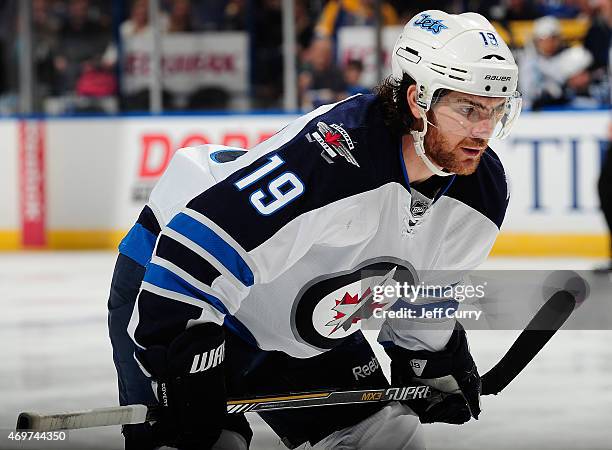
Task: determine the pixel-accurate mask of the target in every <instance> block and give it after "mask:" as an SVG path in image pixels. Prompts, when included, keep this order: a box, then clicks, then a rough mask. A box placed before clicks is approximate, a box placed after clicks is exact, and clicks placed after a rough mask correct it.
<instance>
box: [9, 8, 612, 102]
mask: <svg viewBox="0 0 612 450" xmlns="http://www.w3.org/2000/svg"><path fill="white" fill-rule="evenodd" d="M20 1H30V0H0V114H12V113H15V112H16V111H17V110H18V92H19V72H18V67H19V56H20V51H21V48H22V45H23V43H22V42H21V38H20V36H21V34H20V32H19V31H20V30H19V21H18V11H19V9H20V8H19V2H20ZM159 3H160V6H161V11H160V20H159V23H160V30H161V33H162V39H163V37H165V36H169V35H171V34H177V35H178V34H179V33H189V34H190V35H194V33H225V32H240V33H244V34H245V35H246V36H247V38H248V40H247V41H246V42H248V44H247V46H248V49H247V53H248V67H249V68H250V69H245V70H246V71H247V72H248V73H246V76H245V79H246V83H245V86H244V88H243V89H242V91H241V92H240V90H237V91H236V90H234V91H232V90H230V89H228V88H227V87H224V86H220V85H215V84H214V83H213V84H212V85H210V86H201V87H200V88H198V89H197V90H194V91H193V92H189V93H187V94H185V93H182V94H181V95H177V94H176V93H175V92H172V91H171V90H167V89H164V91H163V97H162V98H163V107H164V109H165V110H185V109H192V110H202V109H243V110H248V109H280V108H282V106H283V92H284V86H283V52H282V48H283V31H282V3H283V2H282V0H172V1H170V0H159ZM376 3H377V2H376V1H375V0H294V20H293V25H294V27H295V33H296V42H297V48H296V54H295V55H296V64H297V73H298V80H297V87H298V96H299V107H300V108H301V109H304V110H308V109H311V108H314V107H316V106H318V105H320V104H323V103H328V102H333V101H337V100H339V99H342V98H345V97H346V96H349V95H353V94H355V93H361V92H368V91H369V90H370V89H371V88H372V84H373V83H372V81H371V79H370V78H371V77H370V78H368V76H366V72H368V71H369V72H375V69H376V68H373V67H372V65H373V64H372V61H373V59H372V58H370V59H368V60H366V58H365V57H360V56H359V55H357V56H355V55H349V57H346V55H341V54H340V51H339V35H340V34H341V30H342V29H344V28H345V27H354V26H370V27H372V26H373V25H374V24H375V23H376V21H377V20H380V21H381V23H382V24H383V26H385V27H388V26H400V25H402V24H404V23H406V22H407V21H408V20H409V19H410V18H411V17H412V16H413V15H414V14H415V13H416V12H418V11H422V10H425V9H443V10H446V11H448V12H455V13H458V12H464V11H468V10H469V11H476V12H479V13H481V14H484V15H485V16H487V17H488V18H489V19H491V20H493V21H495V24H496V27H497V28H498V31H499V32H500V34H501V35H502V36H503V37H504V39H506V41H507V42H509V43H510V44H511V46H512V49H513V51H514V52H515V55H516V59H517V61H518V63H519V69H520V77H519V79H520V86H519V88H520V91H521V92H522V93H523V97H524V104H525V106H526V107H528V108H532V109H546V108H558V107H568V106H569V107H576V108H579V107H589V108H592V107H608V106H609V105H610V84H609V81H608V80H609V72H610V70H609V56H610V40H611V33H612V31H611V27H612V0H565V1H563V0H497V1H487V0H446V1H437V0H427V1H425V0H411V1H402V0H381V1H380V2H379V3H380V4H381V8H380V10H379V11H378V12H377V11H376V10H375V5H376ZM31 5H32V48H33V55H32V59H33V61H32V65H33V74H34V91H33V94H34V111H35V112H41V113H47V114H60V113H73V112H83V111H100V112H110V113H113V112H119V111H130V110H137V111H146V110H147V109H148V108H149V92H148V89H147V88H143V89H141V90H139V91H133V90H132V91H130V92H127V91H126V90H125V89H124V87H125V86H124V85H125V80H124V72H123V70H124V66H125V62H124V61H123V59H122V55H123V49H124V48H125V44H126V42H128V41H129V40H130V39H134V38H136V37H139V36H142V37H147V36H150V35H151V27H150V26H149V9H148V8H149V6H148V5H149V2H148V0H132V1H123V0H31ZM361 56H363V55H361ZM374 60H375V59H374ZM377 73H379V72H377ZM384 75H386V73H383V76H384Z"/></svg>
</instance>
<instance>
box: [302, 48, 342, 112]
mask: <svg viewBox="0 0 612 450" xmlns="http://www.w3.org/2000/svg"><path fill="white" fill-rule="evenodd" d="M298 86H299V91H300V99H301V101H300V104H301V107H302V109H304V110H308V109H312V108H316V107H318V106H320V105H323V104H325V103H332V102H335V101H336V100H338V99H339V98H341V97H342V95H343V94H344V92H345V91H346V87H345V84H344V79H343V77H342V72H341V71H340V70H339V69H338V68H337V67H336V66H335V65H334V63H333V51H332V43H331V40H330V39H325V38H318V39H315V40H314V41H313V43H312V44H311V45H310V48H309V49H308V53H307V57H306V61H305V67H304V69H303V70H302V72H301V73H300V75H299V78H298Z"/></svg>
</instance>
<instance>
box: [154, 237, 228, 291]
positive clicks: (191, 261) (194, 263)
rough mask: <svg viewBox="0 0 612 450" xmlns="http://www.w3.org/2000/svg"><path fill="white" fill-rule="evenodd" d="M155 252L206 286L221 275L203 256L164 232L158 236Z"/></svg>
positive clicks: (210, 284)
mask: <svg viewBox="0 0 612 450" xmlns="http://www.w3.org/2000/svg"><path fill="white" fill-rule="evenodd" d="M155 254H156V255H157V256H159V257H160V258H162V259H165V260H166V261H169V262H171V263H172V264H174V265H175V266H177V267H179V268H181V269H182V270H184V271H185V272H187V273H189V274H191V275H192V276H194V277H195V278H196V279H198V280H199V281H201V282H202V283H203V284H206V285H208V286H212V283H213V281H214V280H215V279H217V278H218V277H220V276H221V272H219V271H218V270H217V269H216V268H215V267H214V266H213V265H212V264H210V262H209V261H207V260H206V259H204V257H202V256H201V255H199V254H198V253H196V252H194V251H193V250H191V249H189V248H188V247H186V246H185V245H183V244H182V243H181V242H178V241H176V240H174V239H172V238H171V237H168V236H166V235H164V234H162V235H161V236H160V237H159V241H158V243H157V250H156V251H155Z"/></svg>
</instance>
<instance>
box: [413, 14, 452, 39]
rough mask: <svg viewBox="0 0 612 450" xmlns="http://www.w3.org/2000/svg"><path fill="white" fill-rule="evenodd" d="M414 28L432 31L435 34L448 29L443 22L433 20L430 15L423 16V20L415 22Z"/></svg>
mask: <svg viewBox="0 0 612 450" xmlns="http://www.w3.org/2000/svg"><path fill="white" fill-rule="evenodd" d="M414 26H415V27H421V28H422V29H424V30H426V31H431V32H432V33H433V34H438V33H440V31H442V30H444V29H447V28H448V27H447V26H446V25H443V24H442V20H440V19H432V18H431V16H430V15H429V14H421V18H420V19H419V20H417V21H415V22H414Z"/></svg>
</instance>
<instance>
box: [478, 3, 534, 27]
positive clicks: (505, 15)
mask: <svg viewBox="0 0 612 450" xmlns="http://www.w3.org/2000/svg"><path fill="white" fill-rule="evenodd" d="M478 12H480V13H481V14H484V15H485V16H487V17H491V18H493V19H495V20H497V21H499V22H502V23H504V24H505V23H507V22H510V21H512V20H534V19H537V18H538V17H540V16H541V14H540V11H539V10H538V7H537V5H536V3H535V1H534V0H501V1H499V2H487V1H484V2H481V6H480V8H479V9H478Z"/></svg>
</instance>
